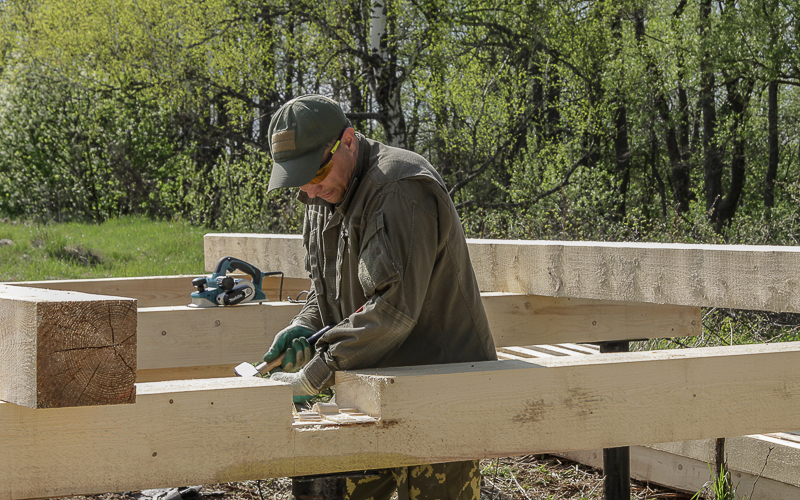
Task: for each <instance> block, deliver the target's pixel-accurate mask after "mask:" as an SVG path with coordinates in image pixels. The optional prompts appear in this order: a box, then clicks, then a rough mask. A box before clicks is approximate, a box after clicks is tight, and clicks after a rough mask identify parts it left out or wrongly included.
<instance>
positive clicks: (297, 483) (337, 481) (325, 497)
mask: <svg viewBox="0 0 800 500" xmlns="http://www.w3.org/2000/svg"><path fill="white" fill-rule="evenodd" d="M344 493H345V478H344V477H342V476H330V477H324V476H323V477H320V476H310V477H295V478H292V498H293V499H295V500H341V499H342V498H344Z"/></svg>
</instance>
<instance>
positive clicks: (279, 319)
mask: <svg viewBox="0 0 800 500" xmlns="http://www.w3.org/2000/svg"><path fill="white" fill-rule="evenodd" d="M300 307H301V304H291V303H288V302H264V303H263V304H242V305H238V306H231V307H209V308H194V307H186V306H183V307H180V306H176V307H151V308H144V309H140V310H139V329H138V338H139V368H140V369H142V370H152V369H172V368H182V367H193V366H210V365H225V364H234V365H235V364H239V363H241V362H242V361H259V360H260V359H261V356H263V355H264V353H265V352H267V350H268V349H269V346H270V345H272V339H273V338H274V337H275V334H276V333H278V332H279V331H281V330H282V329H283V328H285V327H286V326H287V325H289V323H290V322H291V320H292V318H294V317H295V315H297V313H298V312H300Z"/></svg>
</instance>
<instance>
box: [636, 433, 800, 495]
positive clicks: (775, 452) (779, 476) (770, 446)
mask: <svg viewBox="0 0 800 500" xmlns="http://www.w3.org/2000/svg"><path fill="white" fill-rule="evenodd" d="M791 428H792V429H797V428H800V424H797V425H795V426H793V427H791ZM787 429H788V427H787ZM649 446H650V447H651V448H653V449H655V450H658V451H663V452H669V453H673V454H675V455H679V456H684V457H687V458H691V459H695V460H699V461H701V462H706V463H708V462H712V463H713V461H714V451H715V448H714V446H715V444H714V440H690V441H684V442H678V443H661V444H653V445H649ZM725 458H726V461H727V466H728V468H729V469H731V470H735V471H739V472H744V473H747V474H750V475H755V476H759V475H760V476H761V477H765V478H768V479H773V480H775V481H779V482H781V483H785V484H791V485H794V486H796V487H800V469H799V468H798V464H800V443H796V442H792V441H789V440H787V439H785V438H783V437H781V435H777V436H776V435H763V434H759V435H749V436H736V437H729V438H725Z"/></svg>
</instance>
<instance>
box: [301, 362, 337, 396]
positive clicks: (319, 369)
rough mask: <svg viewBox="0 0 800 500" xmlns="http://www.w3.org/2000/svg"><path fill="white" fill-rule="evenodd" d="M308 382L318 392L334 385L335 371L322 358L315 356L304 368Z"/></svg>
mask: <svg viewBox="0 0 800 500" xmlns="http://www.w3.org/2000/svg"><path fill="white" fill-rule="evenodd" d="M303 372H304V373H305V375H306V378H307V379H308V382H309V383H310V384H311V385H312V386H314V388H315V389H316V390H318V391H321V390H323V389H327V388H328V387H330V386H332V385H333V370H331V368H330V367H329V366H328V365H327V364H326V363H325V361H324V360H323V359H322V358H321V357H320V356H314V357H313V358H311V361H309V363H308V364H307V365H306V366H305V367H304V368H303Z"/></svg>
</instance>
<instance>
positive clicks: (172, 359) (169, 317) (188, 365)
mask: <svg viewBox="0 0 800 500" xmlns="http://www.w3.org/2000/svg"><path fill="white" fill-rule="evenodd" d="M482 298H483V304H484V307H485V308H486V313H487V316H488V318H489V322H490V324H491V325H492V335H493V336H494V341H495V345H496V346H497V347H506V346H525V345H536V344H561V343H579V342H584V343H585V342H602V341H608V340H621V339H624V340H636V339H649V338H657V337H661V336H669V337H684V336H693V335H699V333H700V331H701V317H700V308H699V307H688V306H670V305H656V304H639V303H628V302H611V301H599V300H590V299H566V298H554V297H541V296H530V295H514V294H499V293H485V294H482ZM300 308H301V304H292V303H289V302H265V303H263V304H260V305H259V304H243V305H239V306H234V307H211V308H192V307H180V306H177V307H151V308H142V309H139V329H138V330H139V335H138V339H139V344H138V348H139V372H138V373H137V381H138V382H151V381H157V380H172V379H184V378H198V377H199V378H212V377H217V376H222V375H229V374H230V373H232V370H233V367H234V366H235V365H236V364H238V363H241V362H242V361H258V360H259V358H260V357H261V356H262V355H263V354H264V352H266V350H267V349H268V348H269V346H270V345H271V344H272V339H273V338H274V336H275V334H276V333H278V332H279V331H280V330H281V329H283V328H284V327H285V326H286V325H288V324H289V322H290V321H291V320H292V318H293V317H294V316H295V315H296V314H297V313H298V312H299V311H300Z"/></svg>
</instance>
